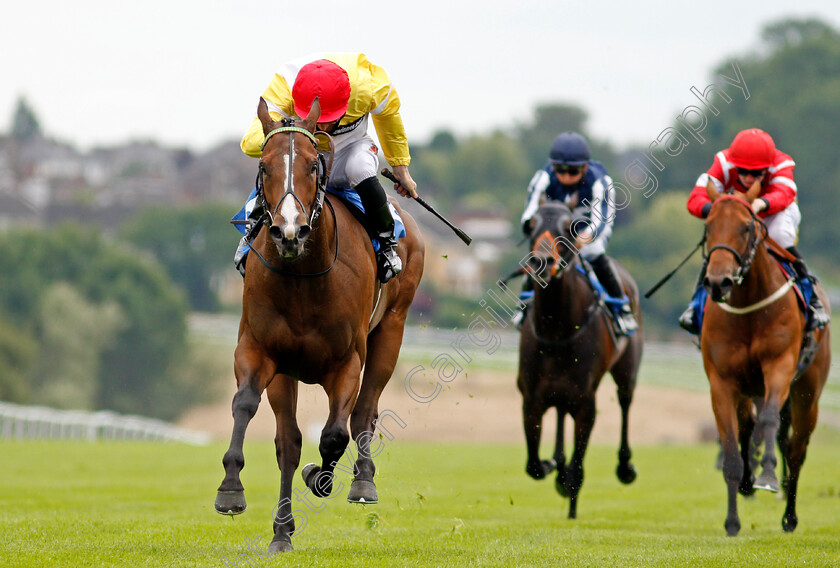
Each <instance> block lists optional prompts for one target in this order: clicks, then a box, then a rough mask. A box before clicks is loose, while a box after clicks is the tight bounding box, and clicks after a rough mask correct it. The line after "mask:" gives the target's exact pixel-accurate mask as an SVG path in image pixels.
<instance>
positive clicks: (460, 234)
mask: <svg viewBox="0 0 840 568" xmlns="http://www.w3.org/2000/svg"><path fill="white" fill-rule="evenodd" d="M380 173H381V174H382V175H383V176H385V177H386V178H388V179H389V180H391V181H392V182H394V183H400V180H398V179H397V176H395V175H394V172H392V171H391V170H389V169H388V168H382V171H381V172H380ZM414 201H416V202H417V203H419V204H420V205H422V206H423V207H425V208H426V210H427V211H428V212H429V213H431V214H432V215H434V216H435V217H437V218H438V219H440V220H441V221H443V222H444V223H445V224H446V226H447V227H449V228H450V229H452V230H453V231H455V234H456V235H458V238H459V239H461V240H462V241H464V243H465V244H466V245H467V246H469V244H470V243H471V242H472V238H470V236H469V235H467V234H466V233H465V232H464V231H462V230H461V229H459V228H458V227H456V226H455V225H453V224H452V223H450V222H449V221H448V220H447V219H446V218H445V217H444V216H443V215H441V214H440V213H438V212H437V211H435V209H434V207H432V206H431V205H429V204H428V203H426V202H425V201H423V198H422V197H420V196H417V197H415V198H414Z"/></svg>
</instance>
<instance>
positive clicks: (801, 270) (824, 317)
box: [787, 246, 831, 331]
mask: <svg viewBox="0 0 840 568" xmlns="http://www.w3.org/2000/svg"><path fill="white" fill-rule="evenodd" d="M787 251H788V252H789V253H790V254H792V255H793V256H795V257H796V262H794V263H793V268H794V270H796V277H797V278H798V279H799V280H810V281H811V283H812V284H813V285H814V286H813V288H814V293H813V294H811V302H810V303H809V304H808V307H809V308H810V311H811V313H810V314H808V318H807V322H806V323H805V326H806V327H805V331H813V330H815V329H817V328H818V327H825V326H826V324H827V323H828V322H829V321H831V318H830V317H829V315H828V313H827V312H826V311H825V306H823V303H822V301H821V300H820V297H819V296H817V288H816V286H815V285H816V283H817V277H816V276H814V275H813V274H811V273H810V272H809V271H808V266H807V265H806V264H805V260H804V259H803V258H802V255H801V254H799V251H798V250H796V247H795V246H794V247H788V248H787Z"/></svg>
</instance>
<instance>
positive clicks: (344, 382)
mask: <svg viewBox="0 0 840 568" xmlns="http://www.w3.org/2000/svg"><path fill="white" fill-rule="evenodd" d="M361 371H362V363H361V359H360V357H359V356H358V354H353V355H352V356H351V357H350V358H349V359H348V360H347V361H346V362H345V363H344V365H342V366H341V368H340V369H339V370H337V371H334V372H332V373H330V374H329V375H328V376H327V377H325V378H324V380H323V382H322V383H321V384H322V386H323V387H324V390H325V391H326V393H327V397H328V398H329V405H330V414H329V417H328V418H327V423H326V424H325V425H324V429H323V430H321V443H320V444H319V445H318V451H319V452H320V454H321V466H320V467H319V466H317V465H315V464H314V463H312V464H307V465H306V466H305V467H304V468H303V471H302V472H301V473H302V475H303V481H304V483H306V486H307V487H308V488H309V489H310V490H311V491H312V493H313V494H314V495H315V496H316V497H329V496H330V495H331V494H332V490H333V471H334V470H335V466H336V465H338V462H339V460H340V459H341V457H342V456H343V455H344V452H345V450H346V449H347V444H348V443H349V442H350V432H349V430H348V429H347V422H348V420H349V419H350V413H351V412H352V410H353V406H354V405H355V404H356V396H357V395H358V392H359V381H360V377H359V375H360V373H361Z"/></svg>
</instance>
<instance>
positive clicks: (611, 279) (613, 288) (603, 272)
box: [589, 254, 639, 335]
mask: <svg viewBox="0 0 840 568" xmlns="http://www.w3.org/2000/svg"><path fill="white" fill-rule="evenodd" d="M589 264H591V265H592V268H593V270H595V276H597V277H598V281H599V282H600V283H601V285H602V286H603V287H604V289H605V290H606V291H607V294H609V295H610V296H612V297H613V298H626V296H625V295H624V290H622V288H621V282H620V281H619V280H618V275H617V274H616V273H615V268H614V267H613V265H612V262H610V259H609V258H607V255H605V254H602V255H600V256H597V257H595V258H593V259H592V260H590V261H589ZM616 323H617V324H618V328H619V331H620V332H621V333H622V335H630V334H631V333H633V332H634V331H636V329H637V328H638V327H639V324H638V322H636V318H635V317H633V310H632V309H630V302H629V301H628V302H627V303H625V304H622V306H621V308H620V311H619V312H618V313H617V314H616Z"/></svg>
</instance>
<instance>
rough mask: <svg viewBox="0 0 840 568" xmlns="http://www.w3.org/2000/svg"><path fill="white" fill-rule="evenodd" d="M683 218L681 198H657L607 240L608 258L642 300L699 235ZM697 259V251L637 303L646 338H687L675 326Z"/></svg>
mask: <svg viewBox="0 0 840 568" xmlns="http://www.w3.org/2000/svg"><path fill="white" fill-rule="evenodd" d="M686 215H687V213H686V211H685V198H684V196H683V195H681V194H678V193H671V194H663V195H658V196H657V197H656V198H655V199H653V200H651V204H650V207H649V208H647V209H646V210H645V211H643V212H642V213H640V214H639V215H638V216H637V217H636V218H634V219H633V220H632V221H631V222H630V223H629V224H628V225H627V226H625V227H623V228H622V231H621V233H620V236H619V237H618V238H614V239H612V240H611V241H610V246H609V249H608V253H609V254H610V256H613V257H615V258H616V259H617V260H619V261H620V262H621V263H622V264H623V265H624V267H625V268H627V270H628V271H629V272H630V274H631V275H633V278H634V279H635V280H636V283H637V284H638V285H639V290H640V292H641V294H642V295H644V293H645V292H647V291H648V290H649V289H650V288H651V287H653V286H654V285H655V284H656V283H657V282H658V281H659V280H660V278H662V277H663V276H665V274H667V273H668V272H670V271H671V270H672V269H674V268H675V267H676V266H677V265H678V264H679V263H680V262H681V261H682V260H683V259H684V258H685V257H686V256H687V255H688V253H690V252H691V250H692V249H693V248H694V247H695V246H696V245H697V243H698V241H699V240H700V239H701V237H702V236H703V223H702V221H700V220H699V219H697V220H695V221H691V220H689V219H687V218H686ZM663 235H667V236H668V237H667V238H663V237H662V236H663ZM701 260H702V259H701V253H700V252H699V251H698V252H696V253H695V255H694V257H693V258H692V260H691V261H689V262H688V263H686V264H685V265H684V266H683V267H682V269H680V270H679V271H677V273H676V274H675V275H674V276H673V277H672V278H671V280H669V281H668V283H667V284H665V285H663V286H662V287H661V288H660V289H659V290H658V291H657V292H656V294H655V295H654V296H652V297H651V298H650V300H646V299H644V298H643V299H642V312H643V315H644V318H645V328H646V329H645V334H646V336H649V337H656V336H658V337H671V336H673V334H683V335H682V336H679V338H680V339H683V340H684V339H686V338H688V334H687V333H686V332H684V331H682V329H680V328H679V327H677V326H676V321H677V318H678V317H679V315H680V313H682V311H683V310H684V309H685V307H686V305H687V304H688V301H689V300H690V299H691V294H692V292H693V286H694V283H695V281H696V280H697V272H698V270H699V268H700V263H701Z"/></svg>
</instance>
